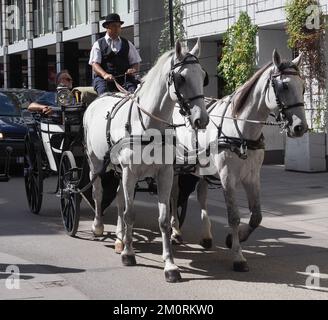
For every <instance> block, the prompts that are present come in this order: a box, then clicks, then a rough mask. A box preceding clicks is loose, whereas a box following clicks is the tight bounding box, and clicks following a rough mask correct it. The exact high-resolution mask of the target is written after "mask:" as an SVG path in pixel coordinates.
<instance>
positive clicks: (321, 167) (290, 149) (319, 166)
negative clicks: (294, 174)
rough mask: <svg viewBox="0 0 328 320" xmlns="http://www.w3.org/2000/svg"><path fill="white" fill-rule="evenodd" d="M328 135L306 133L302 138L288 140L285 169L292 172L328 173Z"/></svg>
mask: <svg viewBox="0 0 328 320" xmlns="http://www.w3.org/2000/svg"><path fill="white" fill-rule="evenodd" d="M326 148H327V147H326V134H325V133H321V132H320V133H315V132H309V133H306V134H305V135H304V136H303V137H302V138H288V137H287V140H286V154H285V168H286V170H291V171H301V172H323V171H327V163H326Z"/></svg>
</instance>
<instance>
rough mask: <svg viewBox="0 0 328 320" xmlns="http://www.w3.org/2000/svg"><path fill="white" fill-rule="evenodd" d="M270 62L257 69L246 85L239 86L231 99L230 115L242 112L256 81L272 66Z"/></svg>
mask: <svg viewBox="0 0 328 320" xmlns="http://www.w3.org/2000/svg"><path fill="white" fill-rule="evenodd" d="M272 64H273V63H272V62H270V63H267V64H266V65H265V66H263V67H262V68H261V69H259V70H258V71H257V72H256V73H255V74H254V75H253V76H252V77H251V78H250V79H249V80H248V81H247V82H246V83H244V84H243V85H242V86H240V87H239V88H238V89H237V90H236V93H235V95H234V97H233V99H232V102H231V103H232V114H233V116H234V117H235V116H237V115H238V114H240V112H241V111H242V110H243V108H244V106H245V102H246V99H247V98H248V96H249V94H250V92H251V91H252V89H253V88H254V86H255V84H256V83H257V81H258V80H259V79H260V77H261V76H262V74H263V73H264V72H265V71H266V70H267V69H268V68H269V67H270V66H272Z"/></svg>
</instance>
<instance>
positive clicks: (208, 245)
mask: <svg viewBox="0 0 328 320" xmlns="http://www.w3.org/2000/svg"><path fill="white" fill-rule="evenodd" d="M200 245H201V246H202V247H203V248H204V249H205V250H209V249H211V248H212V246H213V240H212V239H202V240H201V241H200Z"/></svg>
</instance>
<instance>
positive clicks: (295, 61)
mask: <svg viewBox="0 0 328 320" xmlns="http://www.w3.org/2000/svg"><path fill="white" fill-rule="evenodd" d="M303 57H304V55H303V52H302V53H301V54H300V55H299V56H298V57H297V58H296V59H294V60H293V63H294V64H295V65H296V66H297V67H299V66H300V65H301V64H302V61H303Z"/></svg>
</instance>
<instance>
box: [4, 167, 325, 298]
mask: <svg viewBox="0 0 328 320" xmlns="http://www.w3.org/2000/svg"><path fill="white" fill-rule="evenodd" d="M54 185H55V181H54V179H50V180H48V181H47V182H46V185H45V190H46V191H53V189H54ZM327 196H328V174H327V173H324V174H313V175H309V174H301V173H292V172H285V171H284V170H283V168H282V167H279V166H274V167H264V169H263V172H262V200H263V201H262V203H263V212H264V219H263V224H262V226H261V227H260V228H259V229H258V230H257V231H256V232H255V233H254V235H253V236H252V237H251V239H250V240H249V241H248V242H247V243H246V244H244V245H243V249H244V250H245V256H246V257H247V259H248V263H249V267H250V272H249V273H242V274H240V273H235V272H233V271H232V262H231V257H230V252H229V251H228V250H227V249H226V248H225V247H224V241H225V236H226V234H227V232H228V228H227V226H226V221H227V219H226V211H225V207H224V202H223V198H222V194H221V191H220V190H212V191H210V201H209V211H210V215H211V219H212V224H213V233H214V237H215V239H214V247H213V249H212V250H210V251H204V250H202V249H201V247H200V246H199V245H198V242H199V228H200V214H199V207H198V204H197V202H196V201H195V198H194V197H193V198H192V199H191V201H190V205H189V208H190V210H189V215H188V216H187V219H186V222H185V227H184V229H183V230H184V240H185V243H186V244H185V245H183V246H179V247H175V248H174V252H175V260H176V263H177V265H178V266H179V267H180V269H181V273H182V277H183V281H182V282H181V283H178V284H168V283H166V282H165V281H164V274H163V263H162V261H161V239H160V235H159V228H158V223H157V219H158V213H157V205H156V197H154V196H151V195H148V194H138V195H137V200H136V201H137V203H136V210H137V223H136V227H135V233H134V237H135V248H136V252H137V263H138V265H137V266H136V267H123V266H122V264H121V259H120V256H118V255H116V254H115V253H114V249H113V247H114V231H115V226H114V225H115V220H116V209H115V208H114V207H112V208H110V209H109V211H108V212H107V213H106V217H105V222H106V225H105V235H104V237H102V238H99V239H94V237H93V236H92V233H91V231H90V230H91V222H92V218H93V216H92V212H91V211H90V210H89V209H88V208H87V207H86V206H83V210H82V218H81V222H80V228H79V232H78V234H77V236H78V237H77V238H70V237H68V236H67V235H66V234H65V233H64V231H63V227H62V224H61V219H60V212H59V199H58V198H56V197H55V196H53V195H48V194H46V195H45V196H44V203H43V208H42V211H41V214H40V215H39V216H35V215H32V214H31V213H29V211H28V207H27V202H26V198H25V189H24V183H23V179H22V178H21V177H15V178H13V179H12V180H11V181H10V182H9V183H7V184H6V183H3V184H0V299H111V300H121V299H128V300H130V299H159V300H166V299H170V300H171V299H173V300H178V299H205V300H211V299H215V300H216V299H327V298H328V264H327V261H328V232H327V231H328V214H327V206H328V197H327ZM238 199H239V200H240V204H241V207H242V208H241V213H242V217H243V221H244V222H246V221H247V220H245V218H247V216H248V210H247V204H246V201H245V196H244V194H243V193H240V194H239V195H238ZM9 265H16V266H18V268H19V271H20V282H19V283H20V289H18V290H9V289H8V288H6V283H7V282H6V281H7V279H8V277H9V274H8V272H10V270H8V269H7V268H8V266H9ZM311 265H315V266H317V267H318V268H319V271H320V274H316V275H315V279H316V280H317V282H313V284H314V286H317V284H319V287H306V281H307V279H308V277H309V274H308V273H309V272H310V269H307V268H308V267H309V266H311ZM308 281H309V280H308ZM319 282H320V283H319ZM310 283H312V282H310Z"/></svg>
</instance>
